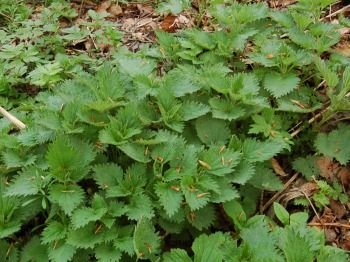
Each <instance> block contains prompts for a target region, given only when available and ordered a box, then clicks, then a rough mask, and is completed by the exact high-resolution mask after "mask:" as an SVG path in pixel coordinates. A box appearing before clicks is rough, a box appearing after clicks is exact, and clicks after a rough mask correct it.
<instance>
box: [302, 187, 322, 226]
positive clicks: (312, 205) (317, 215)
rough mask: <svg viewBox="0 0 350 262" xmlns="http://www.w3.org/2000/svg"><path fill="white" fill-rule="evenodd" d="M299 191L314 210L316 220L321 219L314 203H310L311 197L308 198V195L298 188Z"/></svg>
mask: <svg viewBox="0 0 350 262" xmlns="http://www.w3.org/2000/svg"><path fill="white" fill-rule="evenodd" d="M299 191H300V192H301V193H302V194H303V195H304V196H305V198H306V199H307V201H308V202H309V203H310V206H311V208H312V210H313V211H314V213H315V215H316V217H317V219H318V221H321V218H320V216H319V214H318V213H317V211H316V208H315V206H314V204H312V201H311V199H310V198H309V196H308V195H307V194H306V193H305V192H304V191H303V190H300V189H299Z"/></svg>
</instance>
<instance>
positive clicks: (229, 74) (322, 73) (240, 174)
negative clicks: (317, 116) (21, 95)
mask: <svg viewBox="0 0 350 262" xmlns="http://www.w3.org/2000/svg"><path fill="white" fill-rule="evenodd" d="M224 2H225V1H212V3H211V4H210V7H209V11H210V13H211V15H212V17H213V18H212V19H213V20H212V23H213V25H215V26H216V30H214V31H213V32H205V31H200V30H199V29H187V30H184V31H182V32H179V33H176V34H168V33H165V32H157V38H158V45H155V46H151V47H149V48H144V49H141V50H140V51H139V52H137V53H131V52H129V51H127V50H126V49H123V48H119V49H116V51H115V52H113V53H112V54H111V58H110V59H109V60H108V61H106V60H103V59H102V58H101V59H91V58H89V59H87V58H86V59H85V58H82V57H80V58H77V57H74V59H73V62H71V63H69V61H68V60H69V59H70V57H68V58H67V57H65V55H62V54H61V53H60V51H59V50H60V49H61V48H60V47H57V48H54V50H55V51H54V52H57V55H56V56H55V58H54V59H51V60H50V62H49V63H45V62H44V61H42V59H43V58H45V54H40V56H37V54H38V52H39V50H40V46H42V45H45V41H49V42H50V43H51V44H52V42H51V41H52V39H46V40H43V41H44V42H43V43H40V41H39V42H36V43H32V45H30V46H25V45H21V44H19V45H17V46H15V47H8V46H3V47H2V52H1V53H0V59H1V60H2V61H4V63H5V64H6V66H5V68H0V69H1V70H0V72H1V74H3V75H6V72H9V70H10V69H14V68H16V67H18V70H14V71H16V72H18V71H19V72H20V74H17V75H12V74H10V75H9V76H8V77H9V78H5V80H4V81H5V82H6V81H7V82H6V83H10V85H6V91H4V92H3V91H2V90H5V88H4V87H5V85H0V88H2V89H0V94H1V95H2V94H6V92H7V91H8V90H9V89H11V88H12V85H13V86H15V85H16V84H17V85H18V84H19V83H21V82H19V80H18V78H21V77H22V76H26V78H25V79H26V80H25V81H27V82H28V81H29V82H31V83H32V84H35V85H37V86H40V87H41V92H40V93H39V94H38V95H36V96H35V97H34V98H31V99H28V100H23V101H25V103H24V104H21V103H20V102H18V101H17V102H16V99H18V97H16V96H18V94H16V92H14V93H13V95H12V96H11V97H10V98H9V99H10V101H8V100H5V98H4V97H3V96H1V100H0V101H1V102H2V101H4V103H5V101H6V105H7V106H9V107H10V108H12V109H13V111H14V113H16V115H19V116H22V119H23V121H24V122H25V123H26V125H27V128H26V129H25V130H22V131H21V132H13V130H12V127H11V126H10V125H9V124H8V123H7V122H6V121H5V120H3V119H1V120H0V135H1V140H0V155H1V157H0V172H1V184H0V237H1V240H0V253H1V254H2V256H3V257H5V258H6V259H7V260H8V261H39V262H40V261H48V260H50V261H59V262H61V261H62V262H63V261H94V260H98V261H136V260H149V261H243V260H245V261H310V262H311V261H314V260H315V259H317V261H329V258H330V257H332V258H333V259H335V258H336V260H337V261H347V256H346V254H345V253H344V252H343V251H341V250H340V249H337V248H333V247H330V246H326V245H325V239H324V236H323V234H322V233H321V232H319V231H317V230H316V229H312V228H309V227H307V226H306V224H307V219H308V214H307V213H303V212H299V213H295V214H289V213H288V212H287V211H286V210H285V209H284V208H283V207H281V206H279V205H278V204H275V206H274V209H275V213H276V216H277V217H278V219H279V222H280V225H281V226H278V225H277V224H276V223H274V222H273V221H272V220H271V219H269V218H268V217H266V216H263V215H255V216H253V215H254V214H256V212H257V210H256V208H257V203H258V201H259V198H260V196H261V194H262V192H263V191H277V190H280V189H282V188H283V184H282V182H281V181H280V179H279V177H277V176H276V174H275V173H274V172H273V170H272V168H271V166H270V163H269V160H270V159H271V158H272V157H275V156H277V155H278V154H281V153H284V154H292V153H293V144H294V142H295V140H293V138H292V136H291V135H290V134H289V133H288V130H289V129H290V128H291V127H292V126H293V124H294V123H295V119H298V120H299V118H298V117H299V115H300V116H303V114H306V113H310V112H315V111H316V110H319V109H320V108H321V107H322V103H323V102H324V101H323V100H322V98H320V97H319V96H318V94H317V92H316V90H314V89H313V87H314V86H313V85H315V84H316V85H317V84H319V83H320V82H321V81H322V80H323V79H325V80H326V84H327V86H328V87H329V89H328V90H329V93H328V97H329V100H330V108H329V110H330V111H329V112H332V113H334V112H336V111H340V110H341V111H346V109H347V107H346V106H341V105H346V103H348V101H347V99H348V96H347V95H346V94H347V92H348V83H347V82H348V77H349V76H348V74H349V72H348V70H349V69H348V67H347V66H348V63H349V61H348V59H346V58H343V59H342V60H341V59H339V57H337V56H336V54H334V55H331V57H330V59H329V62H325V61H323V60H322V59H321V58H320V55H322V54H323V53H324V52H328V51H329V49H330V47H331V46H333V45H334V44H336V43H337V42H338V41H339V39H340V35H339V33H337V31H336V29H337V28H338V26H337V25H333V24H327V23H325V22H322V21H320V20H319V19H320V15H321V10H323V9H324V8H325V7H327V6H328V5H329V4H330V3H332V2H334V1H329V0H327V1H325V0H323V1H321V0H318V1H306V0H305V1H299V2H298V3H297V4H296V5H295V6H294V7H292V8H291V9H289V10H288V11H272V10H269V9H268V7H267V6H266V5H264V4H239V3H236V2H234V3H224ZM226 2H227V1H226ZM171 3H172V1H168V2H167V3H166V4H165V5H162V6H161V8H163V9H164V8H168V9H169V8H173V7H171V6H170V7H169V5H170V4H171ZM183 3H184V4H185V3H186V1H183ZM175 7H176V6H175ZM50 8H52V9H55V8H56V10H59V11H60V12H61V14H60V15H59V16H68V17H70V18H74V17H75V15H76V14H74V13H73V12H72V11H71V10H70V9H69V8H68V7H67V6H60V5H59V4H56V6H55V5H54V6H51V7H49V8H48V10H51V9H50ZM179 8H182V6H181V7H179ZM48 10H46V12H49V13H50V11H48ZM44 14H45V13H44ZM252 14H254V15H252ZM89 15H90V17H91V19H92V21H91V23H90V22H89V26H95V27H96V28H95V30H96V31H95V33H96V37H98V34H101V35H99V36H100V37H102V36H103V33H101V32H100V31H98V30H99V29H100V27H104V26H106V27H108V26H110V25H109V24H108V23H107V24H104V22H103V21H104V20H103V17H100V15H98V14H97V13H94V12H90V14H89ZM49 17H51V16H50V15H49ZM51 18H52V19H53V20H54V21H51V22H52V24H54V25H55V21H57V19H58V17H57V16H53V17H51ZM43 19H44V18H43ZM23 23H25V22H24V21H23ZM27 26H29V25H28V22H27ZM39 28H42V27H39ZM17 30H19V29H17ZM57 30H58V28H57ZM19 32H20V30H19ZM61 32H62V34H63V36H62V39H63V40H61V42H60V43H59V45H60V46H61V47H62V46H63V47H64V46H65V45H66V44H67V42H65V41H68V42H69V41H78V40H79V39H81V38H84V37H85V36H86V35H87V34H89V33H88V32H86V31H85V30H84V29H83V28H79V27H70V28H66V29H63V30H61ZM38 34H39V35H41V34H43V32H38ZM118 36H119V35H118ZM11 37H13V36H8V38H9V39H11ZM23 37H24V36H23ZM112 39H114V41H115V42H114V43H113V44H114V45H116V44H117V43H116V42H118V37H117V36H116V37H115V38H112ZM0 41H2V40H0ZM9 41H10V40H9ZM112 42H113V41H112ZM11 48H12V49H13V48H17V49H20V50H22V51H23V52H21V54H22V55H21V57H17V56H13V55H10V54H13V53H14V50H12V49H11ZM24 50H25V52H24ZM42 56H43V57H42ZM34 57H36V58H38V59H39V60H38V61H37V60H36V59H34ZM337 58H338V59H337ZM60 59H61V60H60ZM67 59H68V60H67ZM75 59H77V60H75ZM80 59H81V60H80ZM56 60H59V61H56ZM14 61H17V62H16V63H14V64H13V65H9V64H10V63H11V62H14ZM18 61H19V62H18ZM339 61H342V62H339ZM328 63H329V65H328ZM81 64H83V65H86V64H87V65H91V68H92V69H89V70H84V67H82V66H80V65H81ZM160 64H162V65H163V66H164V69H165V72H166V73H163V74H160V73H159V72H158V71H157V67H158V66H159V65H160ZM34 65H35V69H34V70H29V69H28V68H32V66H34ZM140 65H142V66H140ZM10 71H11V70H10ZM339 73H341V74H343V80H342V81H340V80H339V79H338V74H339ZM310 78H311V80H313V81H310ZM5 82H2V81H1V82H0V83H1V84H2V83H5ZM338 82H339V83H338ZM20 101H21V100H20ZM340 101H341V103H340ZM296 116H297V117H296ZM327 117H328V116H327ZM325 121H326V120H325ZM333 132H345V133H346V131H345V130H344V128H343V127H339V130H337V131H333ZM337 136H338V135H337V134H334V133H330V134H320V135H319V136H318V137H317V139H316V142H315V149H316V151H317V152H318V153H320V154H323V155H327V156H330V157H334V158H335V159H336V160H338V161H339V162H340V163H342V164H345V163H347V161H348V160H349V158H350V156H348V152H347V151H346V149H345V148H344V149H343V148H342V150H341V152H340V153H339V154H335V153H334V152H335V151H331V152H329V151H327V149H328V147H327V144H328V143H329V144H332V141H333V139H336V137H337ZM337 152H338V151H337ZM227 224H228V225H227ZM229 232H234V233H235V237H232V236H231V235H230V234H229ZM256 236H259V237H261V238H259V239H257V238H256ZM179 239H182V240H183V241H184V242H185V243H186V244H188V243H190V244H188V245H187V246H186V247H187V249H186V250H185V249H183V248H182V247H183V246H182V245H181V241H178V240H179ZM189 246H191V250H192V251H191V250H190V249H189ZM296 247H298V248H300V252H294V250H295V248H296Z"/></svg>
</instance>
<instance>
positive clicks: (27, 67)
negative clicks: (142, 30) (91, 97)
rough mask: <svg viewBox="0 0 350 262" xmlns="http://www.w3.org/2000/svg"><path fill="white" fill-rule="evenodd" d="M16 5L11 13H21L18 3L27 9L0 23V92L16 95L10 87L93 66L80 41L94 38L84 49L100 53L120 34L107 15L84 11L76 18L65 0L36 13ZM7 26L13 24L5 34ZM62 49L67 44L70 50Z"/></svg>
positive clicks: (45, 82) (51, 80)
mask: <svg viewBox="0 0 350 262" xmlns="http://www.w3.org/2000/svg"><path fill="white" fill-rule="evenodd" d="M4 2H7V3H10V2H9V1H8V0H4ZM8 5H11V6H13V5H14V3H13V2H11V3H10V4H8ZM18 5H19V7H18V8H17V9H14V10H13V12H15V11H16V12H20V9H21V8H22V9H25V10H26V12H24V11H22V12H21V13H25V14H26V16H24V17H22V16H23V15H21V16H19V17H17V15H15V18H16V17H17V18H16V19H15V18H13V19H14V20H11V21H8V24H7V27H5V26H4V27H1V28H0V35H1V40H0V44H1V47H0V51H1V52H0V62H1V64H2V66H1V68H0V83H1V84H0V94H1V95H2V94H12V95H15V94H16V89H15V88H14V87H15V86H18V85H23V84H31V85H35V86H39V87H52V86H53V85H55V84H56V83H57V82H59V81H62V80H63V79H67V78H71V77H74V76H75V75H77V74H79V73H81V72H82V71H83V69H86V68H89V67H90V68H91V69H93V68H94V67H95V66H96V65H98V64H99V62H98V60H97V59H93V58H92V57H93V56H92V57H90V56H88V55H86V54H85V53H83V52H81V50H79V49H81V47H79V45H83V46H84V43H86V42H88V41H91V42H93V43H94V45H93V44H91V45H92V47H91V48H90V49H91V50H87V51H88V52H90V53H92V54H93V53H96V54H95V56H99V55H98V54H97V53H99V52H100V53H101V52H102V51H101V50H100V47H101V44H103V45H104V46H108V47H117V46H118V45H119V43H120V40H121V38H122V33H121V32H120V31H118V29H117V25H116V24H114V23H112V22H110V21H107V20H106V19H105V18H106V17H107V16H108V15H107V14H99V13H97V12H95V11H93V10H89V12H88V14H87V18H86V19H85V20H84V21H82V22H79V21H78V22H77V19H78V13H77V12H76V10H75V9H73V8H71V6H70V4H69V3H68V2H66V1H53V2H52V3H51V4H50V5H49V6H47V7H43V10H42V11H41V12H40V13H35V12H32V13H31V11H32V10H31V9H30V8H29V7H27V6H26V5H24V4H23V3H18ZM1 6H2V4H1ZM1 8H2V7H1ZM4 9H6V8H5V6H4ZM0 10H1V9H0ZM4 12H5V11H4ZM9 12H10V11H9ZM5 16H8V15H5ZM21 17H22V19H20V18H21ZM7 28H9V29H12V30H11V31H10V33H8V32H7ZM14 43H15V44H14ZM67 49H71V51H70V54H69V52H66V50H67Z"/></svg>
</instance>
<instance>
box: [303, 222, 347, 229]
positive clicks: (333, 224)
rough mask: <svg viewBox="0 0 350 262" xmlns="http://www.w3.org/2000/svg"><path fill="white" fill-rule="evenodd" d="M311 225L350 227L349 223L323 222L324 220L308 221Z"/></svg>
mask: <svg viewBox="0 0 350 262" xmlns="http://www.w3.org/2000/svg"><path fill="white" fill-rule="evenodd" d="M308 225H309V226H316V227H318V226H320V227H321V226H323V227H344V228H349V229H350V225H348V224H342V223H322V222H319V223H318V222H310V223H308Z"/></svg>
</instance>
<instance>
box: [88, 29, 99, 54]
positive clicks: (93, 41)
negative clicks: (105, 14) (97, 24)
mask: <svg viewBox="0 0 350 262" xmlns="http://www.w3.org/2000/svg"><path fill="white" fill-rule="evenodd" d="M86 28H87V30H88V31H89V37H90V39H91V41H92V43H93V45H94V47H95V49H96V50H98V49H99V48H98V46H97V45H96V42H95V39H94V36H93V35H92V32H91V31H90V28H89V27H88V26H87V27H86Z"/></svg>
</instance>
